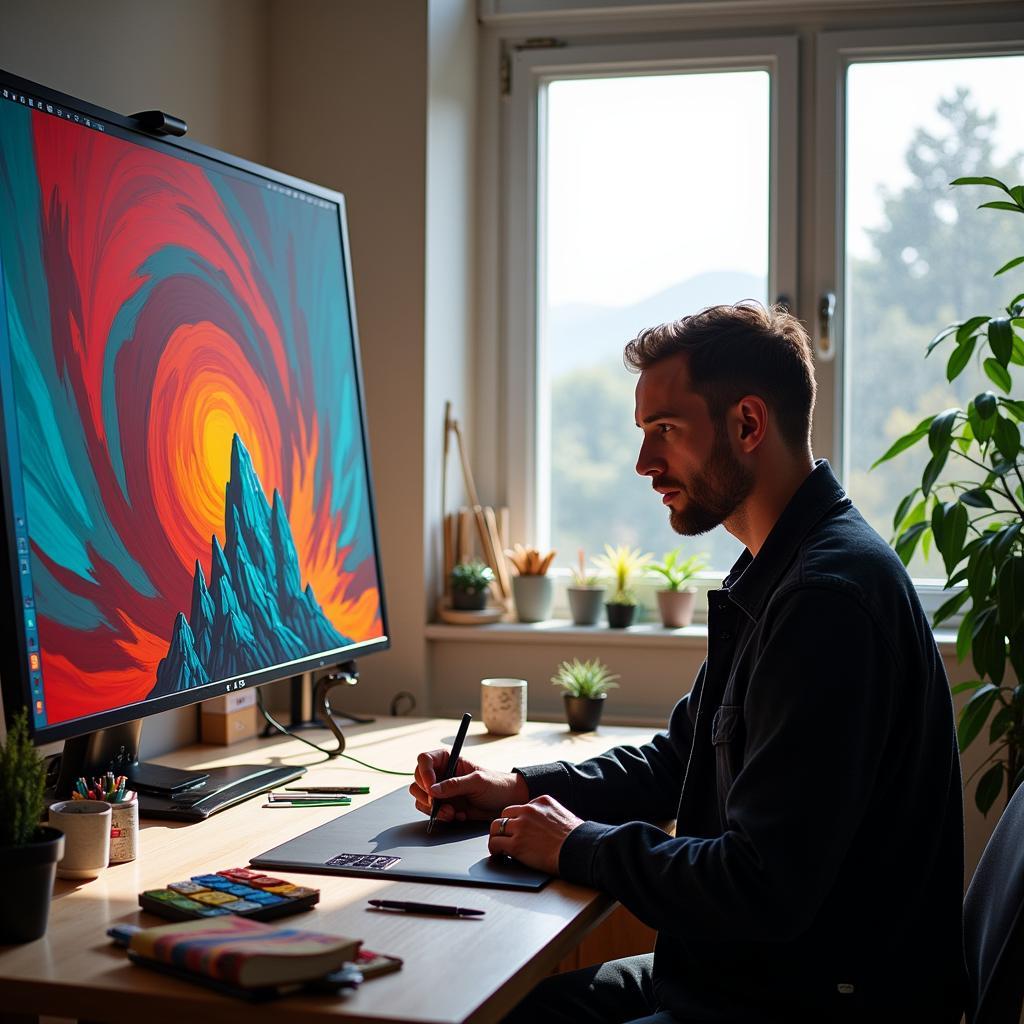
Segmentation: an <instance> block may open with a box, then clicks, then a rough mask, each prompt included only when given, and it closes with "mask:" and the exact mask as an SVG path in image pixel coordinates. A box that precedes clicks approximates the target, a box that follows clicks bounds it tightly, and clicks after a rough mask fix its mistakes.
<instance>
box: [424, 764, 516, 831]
mask: <svg viewBox="0 0 1024 1024" xmlns="http://www.w3.org/2000/svg"><path fill="white" fill-rule="evenodd" d="M447 764H448V751H447V750H431V751H428V752H427V753H425V754H420V756H419V757H418V758H417V759H416V781H415V782H414V783H413V784H412V785H411V786H410V787H409V792H410V793H411V794H412V796H413V799H414V800H415V801H416V809H417V810H419V811H422V812H423V813H424V814H429V813H430V810H431V807H432V806H433V803H434V801H435V800H437V801H439V802H440V801H443V803H441V806H440V807H439V808H438V811H437V820H438V821H466V820H467V819H471V820H477V821H490V820H491V819H492V818H493V817H494V816H495V815H496V814H497V813H498V811H500V810H501V809H502V808H503V807H506V806H507V805H508V804H510V803H525V802H526V801H527V800H529V799H530V791H529V789H528V788H527V786H526V780H525V779H524V778H523V777H522V775H519V774H517V773H515V772H498V771H492V770H491V769H489V768H481V767H480V766H479V765H475V764H473V762H472V761H467V760H466V759H465V758H464V757H460V758H459V763H458V765H456V770H455V775H454V776H453V777H452V778H450V779H447V780H446V781H444V782H438V781H437V777H438V775H441V774H443V773H444V770H445V768H446V766H447Z"/></svg>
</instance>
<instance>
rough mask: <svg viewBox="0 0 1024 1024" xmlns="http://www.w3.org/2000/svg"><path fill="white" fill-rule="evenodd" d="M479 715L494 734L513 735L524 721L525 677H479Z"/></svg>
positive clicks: (488, 729) (519, 729) (521, 726)
mask: <svg viewBox="0 0 1024 1024" xmlns="http://www.w3.org/2000/svg"><path fill="white" fill-rule="evenodd" d="M480 717H481V718H483V720H484V725H486V726H487V731H488V732H489V733H492V734H493V735H495V736H514V735H515V734H516V733H517V732H520V731H521V730H522V728H523V725H524V724H525V723H526V680H525V679H481V680H480Z"/></svg>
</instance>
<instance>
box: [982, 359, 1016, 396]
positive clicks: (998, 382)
mask: <svg viewBox="0 0 1024 1024" xmlns="http://www.w3.org/2000/svg"><path fill="white" fill-rule="evenodd" d="M982 366H983V367H984V370H985V374H986V376H987V377H988V379H989V380H990V381H992V383H993V384H995V386H996V387H997V388H1002V390H1003V391H1006V392H1007V393H1009V390H1010V387H1011V385H1012V383H1013V382H1012V380H1011V379H1010V371H1009V370H1007V369H1006V367H1005V366H1003V364H1002V363H1001V362H999V360H998V359H993V358H991V357H989V358H988V359H986V360H985V362H984V363H982Z"/></svg>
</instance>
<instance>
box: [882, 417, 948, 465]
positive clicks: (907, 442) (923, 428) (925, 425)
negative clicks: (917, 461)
mask: <svg viewBox="0 0 1024 1024" xmlns="http://www.w3.org/2000/svg"><path fill="white" fill-rule="evenodd" d="M934 419H935V417H934V416H929V417H927V418H926V419H923V420H921V422H920V423H918V425H917V426H916V427H914V429H913V430H911V431H910V432H909V433H907V434H904V435H903V436H902V437H900V438H898V439H897V440H895V441H894V442H893V443H892V445H891V447H890V448H889V450H888V451H887V452H886V453H885V454H884V455H883V456H882V457H881V458H880V459H876V460H875V461H874V462H873V463H872V464H871V468H872V469H874V468H875V466H879V465H881V464H882V463H883V462H887V461H888V460H889V459H891V458H892V457H893V456H894V455H899V453H900V452H902V451H906V450H907V449H908V448H910V447H911V446H912V445H915V444H917V442H918V441H920V440H921V438H922V437H924V435H925V434H927V433H928V430H929V428H930V427H931V425H932V420H934Z"/></svg>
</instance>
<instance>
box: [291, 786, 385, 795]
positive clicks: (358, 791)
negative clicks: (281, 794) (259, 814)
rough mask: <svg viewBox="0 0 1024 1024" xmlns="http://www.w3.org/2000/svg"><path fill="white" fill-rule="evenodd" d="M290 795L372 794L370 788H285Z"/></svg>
mask: <svg viewBox="0 0 1024 1024" xmlns="http://www.w3.org/2000/svg"><path fill="white" fill-rule="evenodd" d="M284 788H285V791H286V792H288V793H341V794H343V795H344V794H352V795H353V796H364V795H365V794H367V793H369V792H370V787H369V786H285V787H284Z"/></svg>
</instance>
